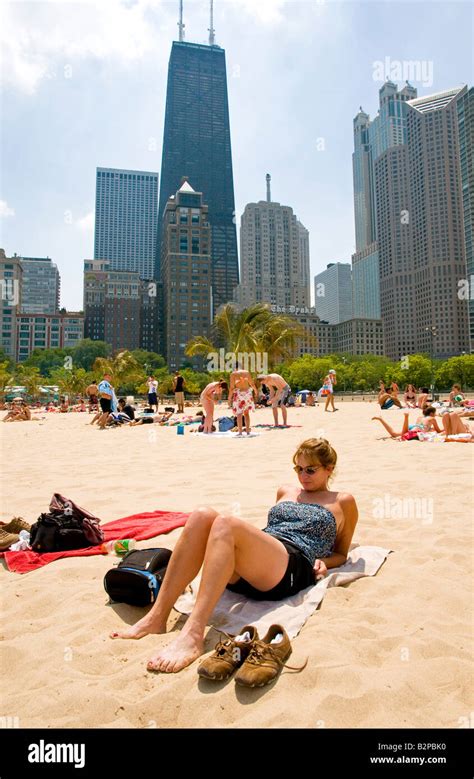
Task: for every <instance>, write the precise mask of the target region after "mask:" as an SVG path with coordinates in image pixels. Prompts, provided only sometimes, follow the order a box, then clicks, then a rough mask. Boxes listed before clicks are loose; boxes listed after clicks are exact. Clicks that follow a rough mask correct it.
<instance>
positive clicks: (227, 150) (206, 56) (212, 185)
mask: <svg viewBox="0 0 474 779" xmlns="http://www.w3.org/2000/svg"><path fill="white" fill-rule="evenodd" d="M183 176H187V178H188V179H189V181H191V182H192V185H193V187H194V188H195V190H196V191H198V192H202V196H203V202H204V203H205V204H206V205H207V206H208V207H209V224H210V226H211V234H212V238H211V247H212V257H211V269H212V274H211V279H212V292H213V303H214V305H213V308H214V311H215V310H216V309H217V308H218V307H219V306H220V305H221V304H222V303H227V302H229V301H231V300H232V293H233V290H234V288H235V287H236V286H237V284H238V282H239V277H238V276H239V271H238V257H237V235H236V227H235V210H234V208H235V206H234V182H233V176H232V155H231V145H230V124H229V106H228V101H227V76H226V64H225V52H224V50H223V49H221V48H220V47H219V46H215V45H211V46H203V45H200V44H196V43H184V42H182V41H179V42H178V41H174V42H173V46H172V49H171V56H170V61H169V69H168V90H167V98H166V116H165V129H164V137H163V159H162V171H161V181H160V184H161V186H160V202H159V213H158V241H157V247H156V273H157V278H160V276H161V267H160V248H161V235H162V220H163V214H164V210H165V207H166V203H167V201H168V198H169V197H170V196H171V195H174V194H175V193H176V192H177V190H178V189H179V187H180V184H181V181H182V179H183Z"/></svg>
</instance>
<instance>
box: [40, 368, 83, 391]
mask: <svg viewBox="0 0 474 779" xmlns="http://www.w3.org/2000/svg"><path fill="white" fill-rule="evenodd" d="M90 380H91V374H90V373H88V372H87V371H86V370H85V369H84V368H74V367H73V368H70V369H68V368H54V369H53V370H52V371H51V373H50V376H49V381H50V382H51V384H55V385H57V386H58V387H59V392H60V394H61V395H68V396H69V397H70V398H74V397H75V396H77V395H82V394H83V393H84V390H85V388H86V387H87V385H88V384H90Z"/></svg>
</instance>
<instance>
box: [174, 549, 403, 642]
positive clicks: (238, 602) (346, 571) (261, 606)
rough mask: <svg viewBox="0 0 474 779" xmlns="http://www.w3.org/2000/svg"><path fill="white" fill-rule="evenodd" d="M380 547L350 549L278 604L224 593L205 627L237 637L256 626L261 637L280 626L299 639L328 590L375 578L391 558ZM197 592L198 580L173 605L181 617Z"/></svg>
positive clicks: (193, 601) (188, 611) (386, 550)
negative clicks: (323, 573)
mask: <svg viewBox="0 0 474 779" xmlns="http://www.w3.org/2000/svg"><path fill="white" fill-rule="evenodd" d="M390 551H391V550H390V549H383V548H382V547H380V546H353V547H352V549H351V551H350V552H349V555H348V559H347V562H346V563H344V565H341V566H340V567H339V568H331V569H330V572H329V574H328V575H327V576H326V577H325V578H324V579H321V581H319V582H318V583H317V584H316V585H315V586H314V587H307V588H306V590H301V592H298V593H297V594H296V595H292V596H291V597H290V598H285V599H284V600H281V601H269V600H266V601H265V600H261V601H256V600H250V599H249V598H246V597H245V595H240V594H238V593H236V592H231V591H230V590H226V591H225V592H224V593H223V595H222V596H221V598H220V600H219V601H218V603H217V606H216V608H215V609H214V611H213V613H212V615H211V617H210V619H209V621H208V624H209V625H213V626H214V627H215V628H217V629H218V630H219V629H221V630H225V632H226V633H230V634H231V635H234V636H235V635H237V634H238V633H239V631H240V630H241V628H242V626H243V625H255V627H256V628H257V630H258V632H259V635H261V636H263V635H265V633H266V632H267V630H268V628H269V627H270V625H275V624H277V625H283V627H284V628H285V630H286V632H287V633H288V635H289V637H290V638H294V637H295V636H297V635H298V633H299V632H300V630H301V628H302V627H303V625H304V624H305V622H306V620H307V619H309V617H310V616H311V614H312V613H313V612H314V611H315V610H316V609H317V608H318V606H319V604H320V603H321V601H322V600H323V598H324V596H325V595H326V592H327V590H328V589H329V587H337V586H338V585H341V584H348V583H349V582H352V581H354V580H355V579H360V578H361V577H362V576H375V574H376V573H377V571H378V570H379V569H380V567H381V566H382V564H383V562H384V561H385V560H386V558H387V557H388V555H389V554H390ZM198 589H199V580H198V579H195V580H194V582H192V590H193V591H192V593H191V592H186V593H185V594H184V595H181V596H180V597H179V598H178V600H177V601H176V603H175V606H174V608H175V609H176V611H179V612H180V613H181V614H190V613H191V611H192V608H193V606H194V603H195V599H196V593H197V591H198Z"/></svg>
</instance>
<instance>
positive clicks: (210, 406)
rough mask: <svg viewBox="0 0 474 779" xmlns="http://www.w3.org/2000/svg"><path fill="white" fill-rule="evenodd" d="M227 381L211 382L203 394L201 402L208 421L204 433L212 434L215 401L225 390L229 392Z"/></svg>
mask: <svg viewBox="0 0 474 779" xmlns="http://www.w3.org/2000/svg"><path fill="white" fill-rule="evenodd" d="M227 389H228V387H227V382H226V381H211V382H210V384H208V385H207V387H204V389H203V391H202V392H201V397H200V402H201V406H202V408H203V411H204V414H205V415H206V419H205V422H204V430H203V432H204V433H212V426H213V424H212V423H213V421H214V400H215V398H216V397H220V396H221V395H222V392H223V391H224V390H226V391H227Z"/></svg>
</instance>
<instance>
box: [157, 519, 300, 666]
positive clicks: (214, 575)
mask: <svg viewBox="0 0 474 779" xmlns="http://www.w3.org/2000/svg"><path fill="white" fill-rule="evenodd" d="M287 565H288V553H287V551H286V549H285V547H284V546H283V544H282V543H281V541H278V539H276V538H273V537H272V536H269V535H268V534H267V533H262V531H261V530H258V529H257V528H254V527H252V526H251V525H249V524H247V522H245V521H243V520H241V519H238V518H237V517H223V516H219V517H217V518H216V519H215V520H214V522H213V524H212V529H211V532H210V533H209V538H208V542H207V548H206V554H205V558H204V568H203V572H202V579H201V586H200V587H199V592H198V596H197V600H196V603H195V606H194V609H193V611H192V613H191V615H190V616H189V619H188V621H187V622H186V624H185V626H184V627H183V629H182V631H181V633H180V634H179V636H178V637H177V638H176V639H175V640H174V641H173V642H172V643H171V644H170V645H169V646H168V647H166V648H165V649H162V650H161V651H159V652H158V653H157V654H156V655H155V657H153V658H152V659H151V660H150V661H149V663H148V665H147V668H148V670H150V671H162V672H165V673H176V672H177V671H180V670H181V669H182V668H185V666H187V665H190V663H192V662H193V661H194V660H195V659H196V658H197V657H199V655H201V654H202V651H203V645H204V631H205V629H206V625H207V622H208V619H209V617H210V616H211V614H212V612H213V611H214V607H215V605H216V603H217V601H218V600H219V598H220V596H221V595H222V593H223V592H224V590H225V587H226V585H227V584H228V583H229V581H235V580H236V577H237V574H238V575H239V576H242V577H243V578H244V579H246V580H247V581H249V582H250V583H251V584H253V586H254V587H257V588H258V589H261V590H270V589H271V588H272V587H274V586H275V585H276V584H278V582H279V581H281V579H282V577H283V575H284V573H285V571H286V568H287Z"/></svg>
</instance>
